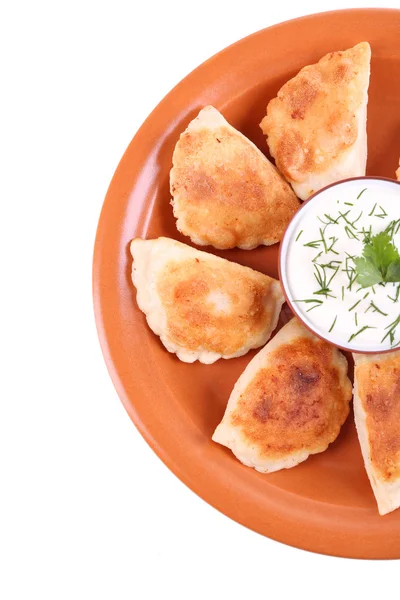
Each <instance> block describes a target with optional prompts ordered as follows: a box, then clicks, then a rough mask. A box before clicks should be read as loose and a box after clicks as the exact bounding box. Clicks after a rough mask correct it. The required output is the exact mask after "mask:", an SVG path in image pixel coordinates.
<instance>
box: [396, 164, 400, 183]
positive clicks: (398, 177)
mask: <svg viewBox="0 0 400 600" xmlns="http://www.w3.org/2000/svg"><path fill="white" fill-rule="evenodd" d="M396 177H397V180H398V181H400V160H399V168H398V169H397V171H396Z"/></svg>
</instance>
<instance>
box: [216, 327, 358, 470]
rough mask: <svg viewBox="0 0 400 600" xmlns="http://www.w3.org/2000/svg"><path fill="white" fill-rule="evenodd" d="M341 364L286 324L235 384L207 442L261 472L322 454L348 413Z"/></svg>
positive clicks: (328, 348)
mask: <svg viewBox="0 0 400 600" xmlns="http://www.w3.org/2000/svg"><path fill="white" fill-rule="evenodd" d="M350 400H351V383H350V381H349V379H348V377H347V361H346V359H345V357H344V356H343V355H342V354H340V352H339V351H338V350H337V349H336V348H335V347H334V346H332V345H330V344H328V343H326V342H324V341H322V340H320V339H319V338H317V337H315V336H314V335H312V334H311V333H310V332H309V331H308V330H306V329H305V328H304V327H303V326H302V325H301V324H300V323H299V322H298V321H297V320H296V319H292V321H290V322H289V323H288V324H287V325H285V327H283V328H282V329H281V330H280V332H279V333H278V334H277V335H276V336H275V337H274V339H273V340H272V341H271V342H270V343H269V344H267V346H266V347H265V348H263V350H261V351H260V352H259V353H258V355H257V356H256V357H254V359H253V360H252V361H251V363H250V364H249V365H248V367H247V368H246V370H245V371H244V373H243V374H242V376H241V377H240V378H239V380H238V382H237V384H236V386H235V388H234V390H233V392H232V395H231V397H230V400H229V403H228V406H227V410H226V412H225V415H224V418H223V420H222V422H221V424H220V425H219V426H218V427H217V429H216V431H215V433H214V436H213V439H214V441H217V442H219V443H221V444H224V445H226V446H228V447H229V448H230V449H231V450H232V451H233V453H234V454H235V455H236V456H237V457H238V458H239V460H241V461H242V462H244V464H247V465H249V466H253V467H254V468H255V469H257V470H259V471H262V472H272V471H277V470H278V469H282V468H289V467H292V466H295V465H296V464H298V463H299V462H301V461H303V460H305V459H306V458H308V456H309V455H310V454H315V453H318V452H323V451H324V450H326V448H327V447H328V445H329V444H330V443H331V442H333V441H334V440H335V439H336V437H337V436H338V434H339V431H340V428H341V426H342V424H343V423H344V421H345V420H346V418H347V415H348V413H349V402H350Z"/></svg>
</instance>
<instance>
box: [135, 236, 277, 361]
mask: <svg viewBox="0 0 400 600" xmlns="http://www.w3.org/2000/svg"><path fill="white" fill-rule="evenodd" d="M131 254H132V257H133V265H132V281H133V284H134V285H135V286H136V289H137V296H136V298H137V303H138V306H139V308H140V310H141V311H143V312H144V313H145V315H146V318H147V323H148V325H149V327H150V329H152V330H153V331H154V333H155V334H156V335H158V336H159V337H160V339H161V341H162V343H163V344H164V346H165V347H166V349H167V350H168V351H169V352H174V353H176V355H177V357H178V358H179V359H180V360H182V361H184V362H194V361H195V360H199V361H200V362H202V363H206V364H210V363H213V362H215V361H216V360H218V359H219V358H234V357H236V356H242V355H243V354H246V352H248V351H249V350H250V349H252V348H259V347H260V346H262V345H263V344H265V343H266V341H267V340H268V339H269V338H270V336H271V333H272V332H273V330H274V329H275V327H276V325H277V322H278V318H279V314H280V311H281V308H282V304H283V303H284V296H283V294H282V290H281V286H280V283H279V281H277V280H276V279H273V278H272V277H268V276H267V275H263V274H262V273H258V272H257V271H253V269H249V268H248V267H243V266H241V265H238V264H236V263H233V262H230V261H228V260H225V259H224V258H219V257H217V256H214V255H213V254H208V253H207V252H201V251H200V250H195V249H194V248H191V247H190V246H186V244H181V243H180V242H177V241H175V240H172V239H169V238H165V237H160V238H158V239H155V240H141V239H139V238H137V239H134V240H133V241H132V242H131Z"/></svg>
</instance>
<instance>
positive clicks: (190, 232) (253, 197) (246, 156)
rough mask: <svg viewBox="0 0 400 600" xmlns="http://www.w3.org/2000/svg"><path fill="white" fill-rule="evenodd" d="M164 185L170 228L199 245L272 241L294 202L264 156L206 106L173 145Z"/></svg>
mask: <svg viewBox="0 0 400 600" xmlns="http://www.w3.org/2000/svg"><path fill="white" fill-rule="evenodd" d="M170 183H171V194H172V196H173V200H172V206H173V210H174V215H175V217H176V219H177V222H176V226H177V228H178V229H179V231H181V232H182V233H183V234H185V235H187V236H189V237H190V239H191V240H192V242H194V243H195V244H198V245H200V246H202V245H206V244H210V245H212V246H214V247H215V248H221V249H226V248H234V247H235V246H238V247H239V248H243V249H245V250H248V249H251V248H255V247H256V246H259V245H260V244H265V245H266V246H269V245H270V244H275V243H276V242H278V241H280V240H281V239H282V235H283V232H284V230H285V228H286V226H287V224H288V223H289V221H290V219H291V217H292V216H293V214H294V213H295V212H296V210H297V208H298V206H299V201H298V200H297V198H296V196H295V195H294V193H293V192H292V190H291V188H290V186H289V185H288V184H287V183H286V181H285V180H284V179H283V177H282V176H281V175H280V174H279V173H278V171H277V170H276V169H275V167H274V166H273V165H272V164H271V163H270V162H269V160H268V159H267V158H266V157H265V156H264V155H263V154H262V153H261V152H260V150H259V149H258V148H257V147H256V146H255V145H254V144H253V143H252V142H250V140H248V139H247V138H246V137H245V136H244V135H243V134H241V133H240V132H239V131H237V130H236V129H234V128H233V127H232V126H231V125H229V123H228V122H227V121H226V120H225V119H224V117H223V116H222V115H221V114H220V113H219V112H218V111H217V110H216V109H215V108H213V107H212V106H207V107H206V108H204V109H203V110H201V111H200V113H199V115H198V116H197V117H196V118H195V119H194V120H193V121H192V122H191V123H190V124H189V126H188V128H187V129H186V131H184V132H183V134H182V135H181V137H180V139H179V141H178V143H177V144H176V146H175V151H174V155H173V168H172V170H171V177H170Z"/></svg>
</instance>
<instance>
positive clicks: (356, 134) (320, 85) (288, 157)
mask: <svg viewBox="0 0 400 600" xmlns="http://www.w3.org/2000/svg"><path fill="white" fill-rule="evenodd" d="M370 59H371V49H370V46H369V44H368V43H367V42H362V43H361V44H357V46H354V48H350V49H349V50H345V51H343V52H331V53H330V54H327V55H326V56H324V57H323V58H321V60H320V61H319V62H318V63H317V64H315V65H309V66H308V67H304V69H302V70H301V71H300V73H298V74H297V75H296V77H294V78H293V79H291V80H290V81H288V82H287V83H286V84H285V85H284V86H283V87H282V88H281V89H280V90H279V92H278V96H277V98H274V99H273V100H271V102H270V103H269V104H268V107H267V116H266V117H264V119H263V120H262V122H261V124H260V127H261V129H262V130H263V132H264V133H265V134H266V135H267V141H268V146H269V149H270V152H271V154H272V156H273V157H274V158H275V161H276V165H277V167H278V169H279V170H280V172H281V173H282V174H283V175H284V177H286V179H287V180H288V181H289V182H290V183H291V184H292V187H293V189H294V191H295V192H296V194H297V195H298V196H299V198H301V199H303V200H306V199H307V198H308V197H309V196H311V194H313V193H314V192H316V191H318V190H320V189H321V188H323V187H325V186H326V185H328V184H330V183H334V182H335V181H339V180H340V179H346V178H348V177H358V176H361V175H365V167H366V162H367V130H366V123H367V102H368V84H369V73H370Z"/></svg>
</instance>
